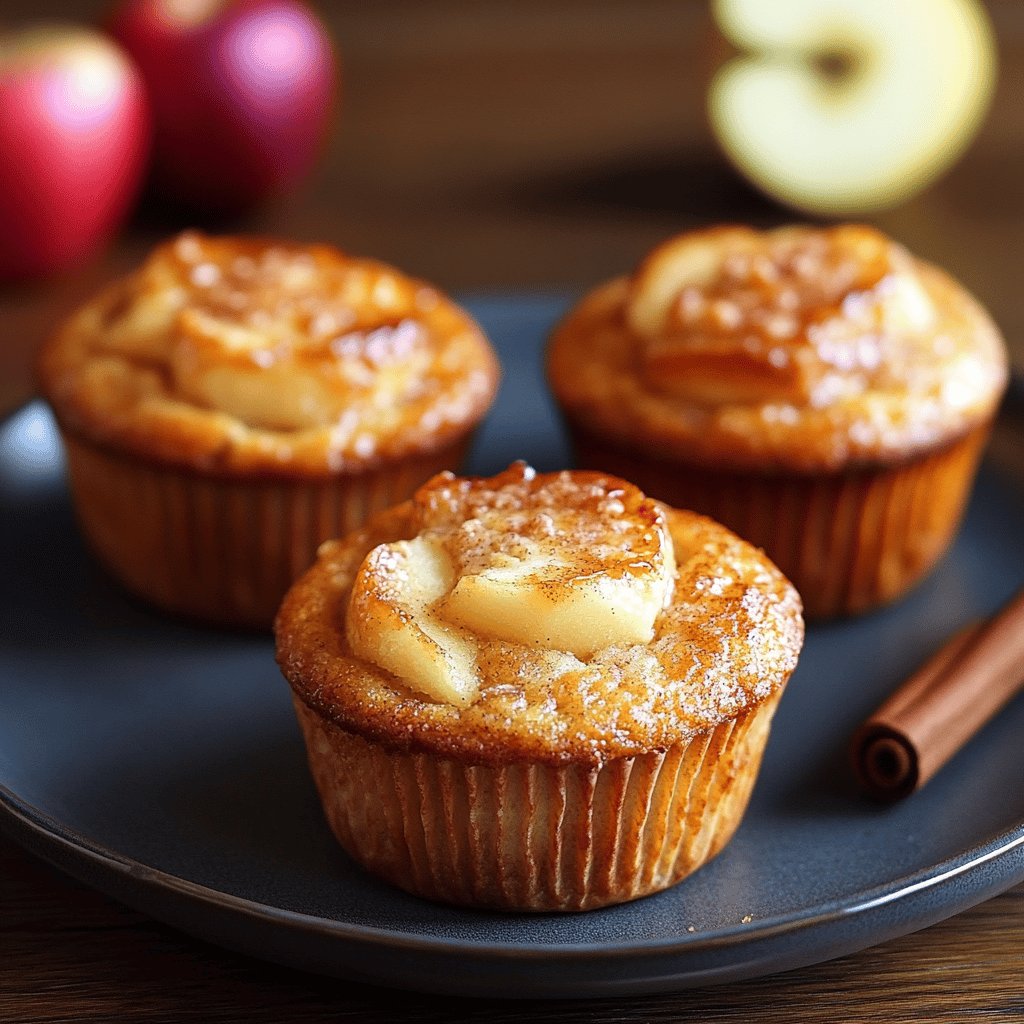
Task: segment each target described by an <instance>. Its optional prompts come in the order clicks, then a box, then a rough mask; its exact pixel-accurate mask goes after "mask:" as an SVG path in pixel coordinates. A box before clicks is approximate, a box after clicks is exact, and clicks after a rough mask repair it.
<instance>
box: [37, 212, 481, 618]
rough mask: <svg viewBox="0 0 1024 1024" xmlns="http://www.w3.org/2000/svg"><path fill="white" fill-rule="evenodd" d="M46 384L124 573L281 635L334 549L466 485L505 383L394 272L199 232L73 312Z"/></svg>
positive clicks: (80, 502)
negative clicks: (299, 586) (466, 462)
mask: <svg viewBox="0 0 1024 1024" xmlns="http://www.w3.org/2000/svg"><path fill="white" fill-rule="evenodd" d="M39 377H40V382H41V387H42V391H43V394H44V395H45V396H46V398H47V399H48V400H49V402H50V404H51V405H52V406H53V409H54V412H55V414H56V417H57V421H58V424H59V426H60V429H61V432H62V435H63V438H64V443H65V447H66V451H67V460H68V471H69V476H70V482H71V490H72V494H73V497H74V499H75V503H76V508H77V512H78V517H79V520H80V523H81V525H82V528H83V532H84V534H85V536H86V538H87V539H88V541H89V543H90V545H91V547H92V548H93V549H94V550H95V552H96V554H97V555H98V557H99V558H100V560H101V561H102V562H103V563H104V564H105V565H106V566H107V568H108V569H109V570H110V571H111V572H112V573H113V575H114V576H115V577H117V578H118V579H119V580H120V581H121V582H122V583H123V584H124V585H125V586H126V587H127V588H128V589H129V590H131V591H133V592H134V593H136V594H138V595H139V596H141V597H144V598H146V599H148V600H150V601H152V602H154V603H155V604H157V605H159V606H160V607H162V608H164V609H166V610H168V611H171V612H177V613H181V614H184V615H187V616H191V617H196V618H200V619H203V620H206V621H208V622H213V623H222V624H232V625H241V626H253V627H263V628H268V627H269V626H270V624H271V623H272V621H273V617H274V613H275V612H276V610H277V607H278V605H279V604H280V601H281V598H282V596H283V595H284V592H285V590H287V588H288V586H289V584H290V583H291V582H292V581H293V580H294V579H295V577H296V576H297V575H298V574H299V573H300V572H301V571H302V570H303V569H305V568H306V567H307V566H308V565H309V564H310V563H311V562H312V560H313V558H314V556H315V554H316V549H317V545H318V544H319V543H320V542H321V541H323V540H324V539H326V538H328V537H337V536H339V535H341V534H343V533H347V532H348V531H350V530H353V529H355V528H356V527H357V526H359V525H361V524H362V523H363V522H365V520H366V518H367V516H368V515H369V514H371V513H372V512H374V511H376V510H378V509H381V508H385V507H388V506H390V505H393V504H395V503H396V502H398V501H401V500H403V499H405V498H407V497H408V496H409V495H410V494H412V493H413V491H415V489H416V488H417V487H418V486H419V485H420V484H422V483H423V482H424V481H425V480H428V479H430V477H432V476H433V475H435V474H436V473H438V472H440V471H441V470H442V469H450V468H455V467H457V465H458V464H459V462H460V460H461V458H462V457H463V454H464V453H465V450H466V448H467V446H468V444H469V441H470V438H471V435H472V432H473V430H474V428H475V426H476V425H477V423H478V422H479V421H480V419H481V418H482V417H483V415H484V414H485V412H486V411H487V409H488V407H489V405H490V403H491V401H492V399H493V397H494V394H495V390H496V386H497V381H498V367H497V362H496V359H495V356H494V354H493V352H492V350H491V348H490V346H489V345H488V343H487V341H486V339H485V338H484V336H483V334H482V333H481V331H480V329H479V328H478V327H477V325H476V324H475V323H474V322H473V321H472V319H471V318H470V317H469V316H468V315H467V314H466V313H465V312H464V311H463V310H461V309H460V308H459V307H458V306H456V305H455V304H454V303H453V302H452V301H450V300H449V299H447V298H446V297H445V296H443V295H441V294H439V293H438V292H437V291H436V290H435V289H434V288H432V287H430V286H429V285H427V284H424V283H423V282H421V281H417V280H414V279H412V278H410V277H407V276H405V275H404V274H402V273H401V272H400V271H398V270H395V269H394V268H392V267H389V266H386V265H385V264H382V263H377V262H375V261H372V260H368V259H360V258H356V257H351V256H347V255H344V254H343V253H340V252H338V251H337V250H335V249H333V248H330V247H328V246H322V245H298V244H291V243H286V242H280V241H270V240H260V239H252V238H208V237H204V236H202V235H200V234H197V233H194V232H189V233H186V234H183V235H181V236H180V237H178V238H176V239H174V240H172V241H170V242H168V243H167V244H165V245H162V246H160V247H159V248H158V249H156V250H155V251H154V252H153V253H152V255H151V256H150V257H149V259H148V260H147V261H146V262H145V263H144V264H143V265H142V266H141V267H140V268H139V269H138V270H136V271H135V272H134V273H132V274H130V275H128V276H127V277H125V278H123V279H122V280H119V281H116V282H115V283H113V284H112V285H110V286H109V287H108V288H107V289H106V290H104V291H103V292H101V293H100V294H99V295H98V296H96V297H95V298H94V299H93V300H92V301H90V302H89V303H87V304H86V305H85V306H84V307H83V308H81V309H79V310H78V311H77V312H76V313H75V314H74V315H73V316H71V317H70V319H68V320H67V321H66V322H65V323H64V324H63V326H62V327H61V328H60V329H59V330H58V331H57V332H56V334H55V335H54V337H53V338H52V339H51V340H50V342H49V343H48V344H47V345H46V346H45V347H44V349H43V351H42V353H41V357H40V361H39Z"/></svg>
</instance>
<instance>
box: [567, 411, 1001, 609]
mask: <svg viewBox="0 0 1024 1024" xmlns="http://www.w3.org/2000/svg"><path fill="white" fill-rule="evenodd" d="M569 426H570V433H571V435H572V439H573V443H574V446H575V449H576V458H577V463H578V465H580V466H581V467H583V468H586V469H601V470H604V471H606V472H609V473H614V474H617V475H619V476H623V477H625V478H626V479H629V480H631V481H633V482H634V483H635V484H636V485H637V486H638V487H640V488H641V489H642V490H643V491H644V492H645V493H646V494H648V495H650V496H651V497H653V498H658V499H660V500H662V501H664V502H667V503H668V504H669V505H672V506H674V507H676V508H687V509H692V510H693V511H695V512H701V513H703V514H704V515H708V516H710V517H711V518H712V519H717V520H718V521H719V522H720V523H723V524H724V525H725V526H728V527H729V528H730V529H731V530H733V531H735V532H736V533H737V534H739V535H740V536H741V537H742V538H743V539H744V540H747V541H750V542H751V543H752V544H754V545H756V546H757V547H759V548H762V549H763V550H764V552H765V553H766V554H767V555H768V557H769V558H770V559H771V560H772V561H773V562H774V563H775V564H776V565H777V566H778V567H779V568H780V569H781V570H782V571H783V573H785V575H786V576H787V577H788V578H789V579H790V580H791V581H792V583H793V585H794V586H795V587H796V589H797V590H798V591H799V592H800V596H801V598H802V599H803V604H804V614H805V616H806V617H807V618H809V619H810V618H814V619H824V618H832V617H835V616H840V615H851V614H855V613H859V612H865V611H868V610H870V609H872V608H875V607H877V606H879V605H883V604H887V603H888V602H890V601H893V600H895V599H897V598H898V597H901V596H902V595H903V594H905V593H906V592H907V591H908V590H909V589H910V588H911V587H913V586H914V584H916V583H918V582H919V581H920V580H921V579H922V578H923V577H924V576H926V575H927V574H928V573H929V572H930V571H931V570H932V568H934V566H935V564H936V563H937V562H938V561H939V559H940V558H941V557H942V555H943V554H944V553H945V552H946V550H947V549H948V547H949V545H950V543H951V541H952V539H953V536H954V534H955V533H956V530H957V527H958V526H959V524H960V520H961V519H962V518H963V512H964V509H965V507H966V504H967V499H968V497H969V496H970V491H971V485H972V483H973V481H974V477H975V474H976V471H977V467H978V462H979V460H980V458H981V453H982V450H983V449H984V446H985V441H986V440H987V438H988V434H989V430H990V425H989V424H984V425H982V426H980V427H977V428H975V429H974V430H972V431H970V432H969V433H968V434H966V435H964V436H963V437H961V438H960V439H958V440H957V441H955V442H953V443H952V444H950V445H947V446H946V447H943V448H941V449H938V450H935V451H931V452H928V453H926V454H924V455H921V456H918V457H915V458H910V459H907V460H906V461H904V462H901V463H897V464H895V465H879V466H862V467H855V468H851V469H849V470H845V471H841V472H835V473H824V472H823V473H819V474H814V473H806V474H798V473H781V472H780V473H774V472H765V473H757V472H755V471H729V470H717V469H710V468H706V467H703V466H699V465H691V464H687V463H685V462H682V461H680V460H670V459H669V458H664V459H659V458H657V457H653V456H645V455H640V454H636V453H631V452H629V453H627V452H625V451H624V450H621V449H616V448H614V447H612V446H610V445H609V443H608V442H607V441H606V440H605V439H603V438H601V437H598V436H597V435H595V434H593V433H591V432H590V431H588V430H587V429H585V428H583V427H581V426H579V425H578V424H572V423H570V425H569Z"/></svg>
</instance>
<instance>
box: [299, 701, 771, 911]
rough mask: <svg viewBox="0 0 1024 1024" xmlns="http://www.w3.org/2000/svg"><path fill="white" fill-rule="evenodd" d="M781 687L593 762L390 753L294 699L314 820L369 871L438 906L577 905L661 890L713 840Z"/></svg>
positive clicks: (746, 789) (741, 802)
mask: <svg viewBox="0 0 1024 1024" xmlns="http://www.w3.org/2000/svg"><path fill="white" fill-rule="evenodd" d="M781 692H782V690H781V688H780V689H778V690H776V691H775V692H773V693H772V694H771V695H770V696H769V697H768V698H767V699H766V700H764V701H763V702H762V703H761V704H759V705H757V706H755V707H753V708H751V709H750V710H748V711H745V712H744V713H742V714H741V715H739V716H738V717H737V718H735V719H732V720H729V721H727V722H724V723H723V724H721V725H719V726H717V727H716V728H714V729H712V730H711V731H709V732H705V733H701V734H698V735H697V736H695V737H694V738H693V739H692V740H690V741H689V742H687V743H678V744H675V745H673V746H671V747H669V748H668V749H667V750H664V751H652V752H650V753H644V754H639V755H636V756H632V757H623V758H618V759H614V760H610V761H607V762H606V763H604V764H603V765H601V766H599V767H591V766H585V765H580V764H567V765H563V766H552V765H548V764H541V763H535V762H522V763H511V764H507V765H473V764H468V763H463V762H462V761H459V760H454V759H451V758H445V757H442V756H439V755H435V754H430V753H419V752H407V751H400V750H391V749H389V748H387V747H385V746H383V745H381V744H378V743H375V742H372V741H368V740H365V739H363V738H361V737H360V736H357V735H355V734H353V733H351V732H349V731H347V730H345V729H343V728H341V727H340V726H338V725H336V724H335V723H333V722H332V721H330V720H329V719H327V718H325V717H324V716H323V715H321V714H319V713H318V712H317V711H315V710H313V709H311V708H310V707H308V706H307V705H306V704H305V703H303V702H302V701H301V700H299V699H298V698H296V699H295V708H296V713H297V715H298V719H299V723H300V725H301V727H302V732H303V734H304V736H305V740H306V747H307V751H308V755H309V764H310V769H311V771H312V775H313V778H314V780H315V782H316V785H317V789H318V790H319V792H320V798H321V801H322V803H323V807H324V813H325V815H326V817H327V821H328V823H329V824H330V827H331V829H332V830H333V832H334V834H335V835H336V836H337V838H338V840H339V841H340V843H341V845H342V846H343V847H344V848H345V850H346V851H347V852H348V853H349V854H350V855H351V856H352V857H353V858H354V859H355V860H356V861H358V862H359V863H360V864H361V865H363V866H364V867H365V868H367V869H368V870H369V871H371V872H373V873H374V874H376V875H379V876H381V877H383V878H385V879H387V880H388V881H390V882H392V883H393V884H395V885H397V886H399V887H401V888H403V889H406V890H408V891H409V892H412V893H415V894H417V895H419V896H424V897H427V898H429V899H434V900H439V901H442V902H445V903H453V904H458V905H464V906H474V907H491V908H500V909H505V910H526V911H552V910H587V909H590V908H593V907H600V906H605V905H607V904H611V903H622V902H625V901H626V900H632V899H636V898H638V897H640V896H646V895H648V894H649V893H653V892H658V891H659V890H661V889H665V888H667V887H668V886H670V885H674V884H675V883H676V882H678V881H679V880H680V879H682V878H684V877H685V876H686V875H688V874H690V873H691V872H693V871H695V870H696V869H697V868H699V867H700V866H701V865H703V864H705V863H706V862H707V861H709V860H710V859H711V858H712V857H714V856H715V854H717V853H718V852H719V851H720V850H721V849H722V847H723V846H725V844H726V843H727V842H728V841H729V839H730V838H731V837H732V835H733V833H734V832H735V830H736V827H737V826H738V825H739V822H740V819H741V818H742V816H743V813H744V811H745V810H746V806H747V802H748V800H749V798H750V793H751V790H752V789H753V786H754V782H755V780H756V778H757V772H758V769H759V767H760V763H761V756H762V754H763V752H764V747H765V744H766V742H767V739H768V731H769V727H770V724H771V720H772V716H773V715H774V713H775V708H776V706H777V704H778V701H779V698H780V696H781Z"/></svg>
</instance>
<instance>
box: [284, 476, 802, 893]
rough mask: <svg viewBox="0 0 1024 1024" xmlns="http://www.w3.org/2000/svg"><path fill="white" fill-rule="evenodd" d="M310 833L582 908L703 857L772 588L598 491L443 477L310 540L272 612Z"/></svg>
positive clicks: (778, 632) (639, 504) (763, 675)
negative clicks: (315, 795) (305, 782)
mask: <svg viewBox="0 0 1024 1024" xmlns="http://www.w3.org/2000/svg"><path fill="white" fill-rule="evenodd" d="M276 633H277V652H278V662H279V664H280V666H281V669H282V671H283V673H284V675H285V677H286V678H287V680H288V682H289V683H290V685H291V687H292V691H293V696H294V702H295V708H296V712H297V714H298V719H299V724H300V726H301V728H302V732H303V735H304V737H305V741H306V746H307V751H308V756H309V764H310V768H311V771H312V775H313V778H314V780H315V782H316V785H317V788H318V790H319V793H320V797H321V799H322V802H323V807H324V811H325V814H326V817H327V821H328V823H329V824H330V827H331V829H332V830H333V831H334V834H335V835H336V836H337V838H338V840H339V841H340V842H341V845H342V846H343V847H344V848H345V850H347V851H348V853H349V854H350V855H351V856H352V857H353V858H354V859H355V860H356V861H358V862H359V863H360V864H362V865H363V866H364V867H365V868H367V869H368V870H369V871H371V872H373V873H375V874H377V875H379V876H381V877H383V878H385V879H387V880H388V881H390V882H392V883H394V884H395V885H398V886H400V887H402V888H403V889H406V890H408V891H410V892H412V893H416V894H418V895H421V896H424V897H428V898H430V899H435V900H440V901H443V902H447V903H453V904H458V905H465V906H474V907H493V908H504V909H511V910H530V911H547V910H584V909H588V908H592V907H599V906H603V905H606V904H611V903H620V902H623V901H626V900H632V899H636V898H637V897H640V896H644V895H646V894H648V893H653V892H657V891H658V890H661V889H664V888H666V887H668V886H670V885H673V884H675V883H676V882H678V881H679V880H680V879H682V878H683V877H684V876H686V875H688V874H689V873H690V872H692V871H694V870H696V869H697V868H699V867H700V866H701V865H703V864H704V863H706V862H707V861H708V860H709V859H710V858H712V857H714V856H715V854H717V853H718V852H719V851H720V850H721V849H722V847H723V846H724V845H725V844H726V842H728V840H729V839H730V837H731V836H732V834H733V832H734V831H735V829H736V827H737V825H738V824H739V821H740V818H741V817H742V815H743V812H744V810H745V808H746V806H747V801H748V798H749V796H750V793H751V789H752V787H753V785H754V781H755V778H756V776H757V772H758V768H759V765H760V762H761V756H762V752H763V750H764V746H765V743H766V741H767V738H768V730H769V725H770V723H771V719H772V716H773V714H774V712H775V709H776V706H777V704H778V701H779V698H780V696H781V694H782V691H783V687H784V686H785V684H786V681H787V680H788V678H789V676H790V674H791V673H792V671H793V669H794V667H795V665H796V660H797V655H798V653H799V650H800V647H801V644H802V642H803V620H802V618H801V614H800V601H799V598H798V596H797V594H796V592H795V590H794V589H793V587H792V586H791V585H790V584H789V583H788V582H787V580H786V579H785V578H784V577H783V576H782V574H781V573H780V572H779V571H778V570H777V569H776V568H775V567H774V566H773V565H772V564H771V563H770V562H769V561H768V560H767V559H766V558H765V557H764V556H763V555H762V554H761V553H760V552H759V551H757V550H755V549H754V548H753V547H751V546H750V545H749V544H747V543H745V542H744V541H741V540H740V539H738V538H737V537H736V536H734V535H733V534H732V533H730V532H729V531H728V530H726V529H725V528H724V527H722V526H720V525H718V524H717V523H714V522H712V521H711V520H710V519H707V518H705V517H703V516H699V515H696V514H694V513H691V512H679V511H675V510H673V509H670V508H667V507H665V506H663V505H660V504H658V503H656V502H654V501H651V500H649V499H647V498H645V497H644V495H643V494H642V493H641V492H640V491H639V490H638V489H637V488H636V487H634V486H632V485H631V484H628V483H626V482H624V481H622V480H619V479H617V478H615V477H611V476H608V475H605V474H598V473H588V472H564V473H552V474H547V475H535V474H534V473H533V471H532V470H530V469H529V468H528V467H526V466H523V465H521V464H519V465H515V466H512V467H510V468H509V469H508V470H506V471H505V472H504V473H501V474H500V475H498V476H495V477H491V478H474V479H460V478H456V477H453V476H452V475H451V474H442V475H440V476H438V477H437V478H435V479H434V480H432V481H431V482H429V483H428V484H426V485H425V486H424V487H422V488H421V489H420V490H419V491H418V492H417V493H416V495H415V496H414V497H413V498H412V500H410V501H407V502H405V503H403V504H401V505H399V506H397V507H396V508H394V509H391V510H388V511H386V512H383V513H380V514H379V515H377V516H375V517H374V518H373V519H372V520H371V521H370V522H369V523H368V524H367V526H366V527H364V528H363V529H361V530H359V531H357V532H355V533H353V534H350V535H349V536H348V537H346V538H343V539H341V540H339V541H331V542H328V543H327V544H325V545H324V546H323V547H322V548H321V549H320V554H319V557H318V559H317V562H316V563H315V565H314V566H313V567H312V568H311V569H310V570H309V571H308V572H307V573H306V574H305V575H304V576H303V577H302V578H301V579H300V580H299V581H298V582H297V583H296V584H295V585H294V586H293V587H292V589H291V590H290V591H289V593H288V595H287V597H286V598H285V600H284V603H283V605H282V607H281V610H280V613H279V614H278V618H277V625H276Z"/></svg>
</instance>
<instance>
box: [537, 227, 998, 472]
mask: <svg viewBox="0 0 1024 1024" xmlns="http://www.w3.org/2000/svg"><path fill="white" fill-rule="evenodd" d="M548 369H549V376H550V379H551V382H552V386H553V388H554V390H555V393H556V395H557V397H558V399H559V401H560V402H561V403H562V404H563V405H564V406H565V407H566V409H567V410H568V411H569V412H570V414H571V415H572V416H573V417H574V418H576V419H578V420H580V421H582V422H583V424H584V425H586V426H589V427H590V428H592V429H595V430H596V431H598V432H599V433H601V434H603V435H606V436H608V437H610V438H611V439H613V440H618V441H619V442H620V443H621V444H623V445H624V446H625V447H627V448H643V449H644V450H646V451H649V452H652V453H654V454H663V455H665V456H667V457H669V458H673V457H676V458H683V459H684V460H689V461H697V462H701V463H712V464H719V465H725V466H729V467H732V468H762V469H765V468H780V469H789V470H797V471H804V470H806V471H816V470H822V469H836V468H840V467H843V466H847V465H850V464H857V463H878V462H882V463H888V462H894V461H899V460H902V459H905V458H908V457H911V456H913V455H914V454H916V453H917V452H919V451H921V450H924V449H927V448H930V447H933V446H935V445H938V444H941V443H943V442H945V441H947V440H952V439H954V438H955V437H957V436H959V435H961V434H963V433H964V432H966V431H967V430H968V429H970V428H971V427H972V426H975V425H976V424H978V423H979V422H982V421H984V420H985V419H987V418H988V417H989V416H991V415H992V413H993V411H994V409H995V407H996V406H997V404H998V402H999V399H1000V397H1001V396H1002V393H1003V390H1004V389H1005V386H1006V381H1007V375H1008V366H1007V356H1006V350H1005V346H1004V344H1003V341H1002V338H1001V336H1000V334H999V332H998V330H997V329H996V327H995V325H994V324H993V323H992V321H991V319H990V318H989V317H988V315H987V314H986V313H985V312H984V310H983V309H982V308H981V307H980V306H979V305H978V303H977V302H976V301H975V300H974V299H973V298H972V297H971V296H970V295H968V294H967V292H966V291H964V289H963V288H961V287H960V286H959V285H958V284H956V282H954V281H953V280H952V279H951V278H949V277H948V276H946V275H945V274H943V273H942V272H941V271H939V270H937V269H936V268H934V267H932V266H930V265H928V264H926V263H923V262H921V261H920V260H917V259H915V258H914V257H913V256H911V255H910V253H908V252H907V250H906V249H904V248H903V247H902V246H900V245H897V244H896V243H895V242H892V241H890V240H889V239H888V238H886V237H885V236H884V235H883V234H881V233H880V232H878V231H876V230H875V229H873V228H870V227H864V226H860V225H841V226H838V227H834V228H828V229H817V228H811V227H800V226H798V227H786V228H780V229H777V230H774V231H767V232H760V231H754V230H752V229H750V228H745V227H719V228H712V229H709V230H705V231H695V232H691V233H689V234H684V235H680V236H678V237H676V238H673V239H671V240H669V241H668V242H666V243H664V244H663V245H661V246H659V247H658V248H657V249H655V250H654V251H653V252H652V253H651V254H650V255H649V256H648V257H647V258H646V259H645V260H644V261H643V262H642V263H641V264H640V265H639V267H638V268H637V269H636V270H635V271H634V273H633V274H632V276H631V277H628V278H620V279H617V280H615V281H611V282H609V283H608V284H605V285H603V286H601V287H599V288H597V289H596V290H595V291H593V292H592V293H591V294H590V295H588V296H587V297H586V298H585V299H584V300H583V301H582V302H580V303H579V304H578V305H577V306H576V307H575V308H574V309H573V310H572V311H571V312H570V313H569V314H568V316H567V317H566V318H565V319H564V320H563V322H562V323H561V324H560V325H559V326H558V328H557V329H556V331H555V332H554V335H553V337H552V342H551V348H550V351H549V361H548Z"/></svg>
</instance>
